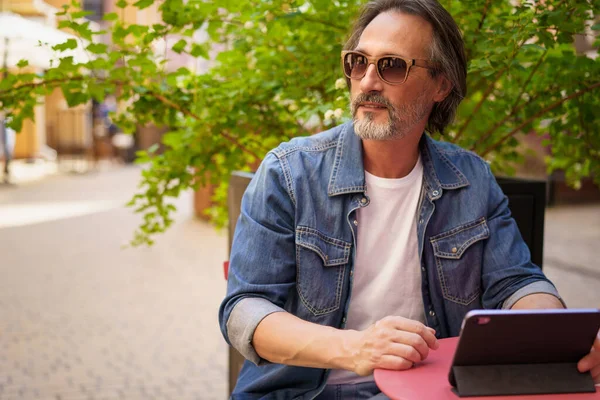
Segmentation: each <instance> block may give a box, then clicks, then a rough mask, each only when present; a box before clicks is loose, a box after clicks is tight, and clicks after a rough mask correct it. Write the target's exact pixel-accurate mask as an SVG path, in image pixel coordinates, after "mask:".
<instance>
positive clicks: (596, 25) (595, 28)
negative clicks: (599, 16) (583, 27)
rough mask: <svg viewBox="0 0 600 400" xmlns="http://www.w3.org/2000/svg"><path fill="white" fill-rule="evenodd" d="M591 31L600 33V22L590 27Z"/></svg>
mask: <svg viewBox="0 0 600 400" xmlns="http://www.w3.org/2000/svg"><path fill="white" fill-rule="evenodd" d="M592 30H593V31H600V22H597V23H595V24H594V25H592Z"/></svg>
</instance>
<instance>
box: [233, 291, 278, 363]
mask: <svg viewBox="0 0 600 400" xmlns="http://www.w3.org/2000/svg"><path fill="white" fill-rule="evenodd" d="M281 311H283V312H285V310H284V309H283V308H281V307H278V306H276V305H275V304H273V303H271V302H270V301H269V300H266V299H263V298H260V297H245V298H243V299H242V300H240V301H238V302H237V304H236V305H235V306H234V307H233V310H232V311H231V314H229V319H228V320H227V336H228V338H229V342H230V343H231V345H232V346H233V347H234V348H235V349H236V350H237V351H239V352H240V354H241V355H242V356H244V358H246V359H247V360H248V361H251V362H253V363H254V364H256V365H264V364H268V363H269V361H267V360H265V359H262V358H260V356H259V355H258V353H256V351H255V350H254V347H253V346H252V338H253V337H254V331H255V330H256V327H257V326H258V324H260V322H261V321H262V320H263V319H264V318H265V317H266V316H267V315H269V314H272V313H274V312H281Z"/></svg>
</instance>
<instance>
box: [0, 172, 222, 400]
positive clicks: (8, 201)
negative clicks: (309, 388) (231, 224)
mask: <svg viewBox="0 0 600 400" xmlns="http://www.w3.org/2000/svg"><path fill="white" fill-rule="evenodd" d="M139 173H140V171H139V169H138V168H136V167H127V168H123V169H120V170H115V171H110V172H105V173H101V174H87V175H77V176H74V175H69V176H60V175H59V176H51V177H48V178H46V179H45V180H44V181H43V182H36V183H26V184H22V185H18V186H12V187H10V186H9V187H6V186H5V187H2V186H0V225H2V226H0V277H1V278H0V399H2V400H12V399H53V400H58V399H60V400H69V399H184V400H185V399H203V400H204V399H224V398H225V397H226V388H227V381H226V372H227V367H226V354H227V347H226V344H225V343H224V341H223V340H222V338H221V335H220V332H219V329H218V324H217V309H218V305H219V303H220V300H221V298H222V296H223V294H224V293H225V281H224V280H223V275H222V262H223V260H224V259H226V257H227V251H226V248H227V237H226V234H225V232H221V233H217V232H215V231H214V230H213V228H211V227H210V226H209V225H208V224H206V223H203V222H200V221H198V220H196V219H194V217H193V216H192V215H191V204H192V198H191V195H190V194H189V193H188V194H185V195H184V196H182V197H181V198H180V199H179V200H178V201H177V205H178V207H179V208H180V210H181V212H180V214H179V216H178V218H177V220H178V223H176V224H175V226H174V227H173V228H172V229H171V230H170V231H169V232H167V233H166V234H165V235H163V236H162V237H161V238H159V240H158V241H157V244H156V245H155V246H154V247H153V248H139V249H125V250H122V249H121V248H120V247H121V245H123V244H125V243H127V241H128V240H129V239H130V238H131V237H132V232H133V229H134V228H135V227H136V226H137V223H138V221H139V217H138V216H137V215H134V214H133V213H132V211H131V210H130V209H125V208H124V207H123V206H122V205H123V204H124V203H125V202H126V201H127V200H128V199H129V198H130V196H131V194H132V193H133V192H134V191H135V189H136V186H137V183H138V181H139Z"/></svg>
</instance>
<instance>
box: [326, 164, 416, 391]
mask: <svg viewBox="0 0 600 400" xmlns="http://www.w3.org/2000/svg"><path fill="white" fill-rule="evenodd" d="M365 180H366V184H367V196H368V197H369V199H370V203H369V205H368V206H366V207H362V208H360V209H358V210H357V220H358V228H357V237H356V260H355V265H354V280H353V282H352V296H351V298H350V306H349V307H350V308H349V310H348V316H347V324H346V328H347V329H355V330H364V329H366V328H368V327H369V326H371V325H372V324H373V323H375V322H376V321H378V320H380V319H382V318H384V317H386V316H388V315H397V316H401V317H405V318H410V319H414V320H417V321H420V322H423V323H424V322H425V311H424V306H423V297H422V294H421V268H420V261H419V251H418V248H419V246H418V241H417V212H418V210H417V207H418V204H419V196H420V194H421V186H422V184H423V164H422V163H421V159H420V158H419V160H418V161H417V164H416V165H415V167H414V168H413V170H412V171H411V172H410V173H409V174H408V175H407V176H405V177H404V178H400V179H386V178H379V177H377V176H374V175H371V174H369V173H368V172H366V171H365ZM372 380H373V375H370V376H365V377H361V376H358V375H356V374H355V373H353V372H351V371H346V370H332V371H331V373H330V375H329V379H328V381H327V384H342V383H360V382H368V381H372Z"/></svg>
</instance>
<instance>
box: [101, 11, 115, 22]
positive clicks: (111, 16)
mask: <svg viewBox="0 0 600 400" xmlns="http://www.w3.org/2000/svg"><path fill="white" fill-rule="evenodd" d="M102 19H103V20H104V21H115V20H117V19H119V16H118V15H117V13H115V12H111V13H107V14H104V16H103V17H102Z"/></svg>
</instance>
